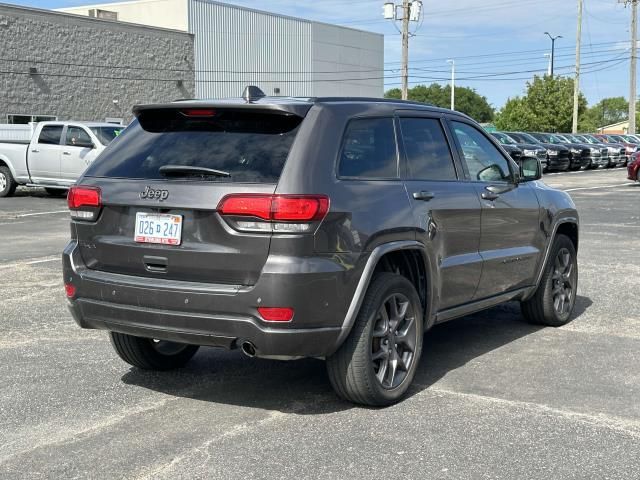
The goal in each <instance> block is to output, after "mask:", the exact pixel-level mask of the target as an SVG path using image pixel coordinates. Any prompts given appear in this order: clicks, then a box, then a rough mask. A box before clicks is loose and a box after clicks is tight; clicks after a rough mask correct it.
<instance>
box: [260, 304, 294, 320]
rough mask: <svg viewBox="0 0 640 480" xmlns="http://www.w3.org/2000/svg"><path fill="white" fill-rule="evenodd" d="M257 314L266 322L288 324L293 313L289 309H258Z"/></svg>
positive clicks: (291, 309)
mask: <svg viewBox="0 0 640 480" xmlns="http://www.w3.org/2000/svg"><path fill="white" fill-rule="evenodd" d="M258 313H259V314H260V316H261V317H262V318H263V319H264V320H265V321H267V322H290V321H291V320H292V319H293V313H294V312H293V308H289V307H258Z"/></svg>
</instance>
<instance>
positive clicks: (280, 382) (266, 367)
mask: <svg viewBox="0 0 640 480" xmlns="http://www.w3.org/2000/svg"><path fill="white" fill-rule="evenodd" d="M591 304H592V302H591V300H590V299H588V298H586V297H580V296H579V297H578V298H577V301H576V309H575V312H574V315H573V318H574V319H575V318H576V317H578V316H580V315H582V313H584V311H585V310H586V309H587V308H589V306H590V305H591ZM542 328H544V327H540V326H535V325H530V324H527V323H526V322H525V321H524V320H523V319H522V316H521V314H520V308H519V306H518V304H517V303H509V304H506V305H502V306H499V307H495V308H492V309H490V310H487V311H484V312H480V313H478V314H474V315H470V316H467V317H464V318H461V319H458V320H454V321H451V322H448V323H445V324H442V325H437V326H435V327H434V328H433V329H431V331H429V332H428V333H427V334H426V335H425V337H424V347H423V355H422V359H421V362H420V366H419V368H418V372H417V374H416V378H415V384H414V386H413V387H412V388H411V389H410V390H409V395H415V394H416V393H418V392H420V391H422V390H424V389H426V388H429V387H430V386H431V385H432V384H434V383H435V382H437V381H438V380H439V379H441V378H442V377H443V376H445V375H446V374H447V373H448V372H450V371H452V370H455V369H457V368H460V367H462V366H464V365H465V364H467V363H468V362H470V361H471V360H473V359H476V358H478V357H480V356H482V355H484V354H486V353H489V352H491V351H492V350H495V349H498V348H500V347H503V346H505V345H507V344H509V343H511V342H514V341H516V340H519V339H521V338H523V337H526V336H527V335H530V334H532V333H535V332H537V331H538V330H541V329H542ZM122 381H123V382H125V383H127V384H130V385H136V386H139V387H142V388H148V389H150V390H154V391H159V392H162V393H166V394H168V395H173V396H178V397H184V398H191V399H195V400H200V401H205V402H213V403H222V404H228V405H236V406H241V407H250V408H260V409H265V410H277V411H281V412H284V413H294V414H299V415H318V414H327V413H333V412H338V411H343V410H348V409H350V408H354V406H353V405H352V404H350V403H348V402H344V401H342V400H340V399H339V398H338V397H337V396H336V395H335V394H334V393H333V391H332V389H331V385H330V383H329V380H328V378H327V375H326V372H325V367H324V362H323V361H321V360H314V359H305V360H299V361H292V362H285V361H273V360H261V359H249V358H246V357H245V356H244V355H243V354H242V353H240V352H238V351H233V352H226V351H224V350H218V349H213V348H203V349H201V351H200V352H199V353H198V355H196V357H195V358H194V359H193V360H192V361H191V362H190V363H189V364H188V366H187V367H185V368H183V369H180V370H176V371H172V372H149V371H144V370H138V369H135V368H132V369H130V370H129V371H128V372H127V373H125V374H124V375H123V377H122ZM209 420H211V419H209ZM209 420H204V419H203V421H209Z"/></svg>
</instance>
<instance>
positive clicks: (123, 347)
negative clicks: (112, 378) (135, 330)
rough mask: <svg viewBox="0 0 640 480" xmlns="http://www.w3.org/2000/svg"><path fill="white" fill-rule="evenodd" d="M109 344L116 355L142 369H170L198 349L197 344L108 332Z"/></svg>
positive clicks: (186, 359)
mask: <svg viewBox="0 0 640 480" xmlns="http://www.w3.org/2000/svg"><path fill="white" fill-rule="evenodd" d="M109 339H110V340H111V345H112V346H113V349H114V350H115V351H116V353H117V354H118V356H119V357H120V358H121V359H122V360H124V361H125V362H127V363H128V364H129V365H132V366H134V367H138V368H142V369H144V370H172V369H174V368H180V367H182V366H184V365H185V364H186V363H187V362H188V361H189V360H191V358H192V357H193V356H194V355H195V354H196V352H197V351H198V348H199V347H198V345H187V344H184V343H176V342H169V341H165V340H156V339H153V338H142V337H134V336H132V335H126V334H124V333H117V332H109Z"/></svg>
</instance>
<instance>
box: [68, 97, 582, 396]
mask: <svg viewBox="0 0 640 480" xmlns="http://www.w3.org/2000/svg"><path fill="white" fill-rule="evenodd" d="M134 113H135V116H136V120H135V121H134V122H133V123H132V124H131V125H130V126H129V127H127V128H126V130H125V131H124V132H123V133H122V134H121V135H120V136H119V137H118V138H117V139H116V140H115V141H114V142H113V143H112V144H110V145H109V147H108V148H107V149H106V150H105V151H104V153H103V154H102V155H101V156H100V157H99V158H98V159H97V160H96V161H95V162H94V163H93V164H92V165H91V166H90V167H89V168H88V170H87V171H86V172H85V174H84V175H83V176H82V178H80V180H79V181H78V183H77V185H76V186H74V187H72V188H71V189H70V191H69V196H68V203H69V208H70V212H71V241H70V242H69V244H68V245H67V247H66V248H65V250H64V254H63V264H64V283H65V288H66V293H67V297H68V299H69V307H70V310H71V312H72V314H73V317H74V318H75V320H76V322H77V323H78V324H79V325H80V326H81V327H83V328H95V329H103V330H107V331H109V335H110V338H111V342H112V344H113V347H114V349H115V350H116V352H117V353H118V354H119V355H120V357H121V358H122V359H123V360H124V361H126V362H128V363H129V364H131V365H133V366H134V367H137V368H142V369H155V370H165V369H170V368H176V367H180V366H183V365H184V364H185V363H186V362H188V361H189V360H190V359H191V357H193V355H194V354H195V353H196V351H197V350H198V348H199V346H214V347H222V348H226V349H237V348H239V349H241V350H242V351H243V352H244V353H245V354H247V355H249V356H252V357H253V356H256V357H263V358H274V359H297V358H302V357H316V358H322V359H326V362H327V369H328V375H329V378H330V380H331V383H332V385H333V386H334V388H335V390H336V392H337V393H338V395H340V396H341V397H343V398H345V399H348V400H350V401H353V402H357V403H362V404H368V405H388V404H391V403H393V402H396V401H398V400H399V399H401V398H402V396H403V394H404V393H405V392H406V391H407V388H408V387H409V385H410V384H411V382H412V379H413V377H414V375H415V372H416V368H417V366H418V363H419V359H420V354H421V351H422V344H423V341H422V339H423V334H424V332H425V331H426V330H427V329H429V328H430V327H432V326H433V325H434V324H437V323H440V322H444V321H447V320H451V319H454V318H457V317H462V316H464V315H468V314H470V313H473V312H476V311H479V310H483V309H486V308H489V307H492V306H494V305H497V304H500V303H503V302H507V301H512V300H516V301H519V302H521V305H522V312H523V314H524V316H525V317H526V318H527V319H528V320H530V321H533V322H536V323H541V324H545V325H553V326H558V325H563V324H565V323H566V322H567V321H569V318H570V315H571V311H572V308H573V306H574V302H575V296H576V289H577V275H578V270H577V263H576V251H577V248H578V215H577V212H576V209H575V207H574V204H573V202H572V200H571V198H570V197H569V196H568V195H567V194H566V193H563V192H561V191H557V190H554V189H552V188H549V187H548V186H546V185H545V184H544V183H542V182H541V181H539V179H540V175H541V170H540V164H539V162H538V161H537V160H536V159H526V160H523V164H522V165H520V167H518V166H517V165H516V164H515V163H513V161H512V160H510V159H509V156H508V155H507V154H506V153H505V151H504V150H503V149H502V148H501V147H500V145H499V144H498V143H497V142H496V141H495V140H494V139H493V138H492V137H490V136H489V135H487V134H486V133H485V132H484V131H483V129H482V128H480V127H479V126H478V124H476V123H475V122H474V121H473V120H471V119H470V118H468V117H466V116H465V115H462V114H460V113H456V112H453V111H449V110H444V109H439V108H434V107H430V106H426V105H424V104H419V103H412V102H402V101H396V100H382V99H363V98H304V99H302V98H269V97H263V96H254V97H250V96H248V97H247V98H246V99H238V100H225V101H181V102H174V103H170V104H163V105H143V106H137V107H135V108H134Z"/></svg>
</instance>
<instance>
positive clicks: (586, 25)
mask: <svg viewBox="0 0 640 480" xmlns="http://www.w3.org/2000/svg"><path fill="white" fill-rule="evenodd" d="M0 1H4V2H5V3H13V4H18V5H27V6H32V7H38V8H62V7H69V6H76V5H85V4H88V3H98V2H91V1H83V0H0ZM384 1H385V0H351V1H348V0H347V1H345V0H315V1H313V2H308V1H301V0H252V1H243V0H237V1H231V2H228V3H233V4H237V5H243V6H247V7H252V8H257V9H260V10H268V11H273V12H277V13H282V14H287V15H293V16H299V17H303V18H309V19H312V20H319V21H324V22H329V23H335V24H339V25H345V26H349V27H353V28H360V29H364V30H370V31H374V32H379V33H384V34H385V84H386V87H387V88H391V87H393V86H398V84H399V81H400V78H399V74H400V72H399V60H400V35H399V34H398V32H397V30H396V29H395V27H394V25H393V24H392V23H391V22H389V21H385V20H384V19H383V18H382V4H383V3H384ZM396 1H397V2H400V0H396ZM584 1H585V15H584V22H583V32H582V33H583V35H582V52H583V56H582V63H583V66H584V67H583V68H584V70H583V76H582V91H583V93H584V94H585V95H586V97H587V99H588V100H589V103H590V104H592V103H595V102H597V101H598V100H599V99H601V98H604V97H612V96H624V97H627V96H628V94H629V81H628V78H629V61H628V58H629V53H628V46H629V22H630V13H629V10H628V9H625V8H624V6H623V5H621V4H619V3H618V2H617V0H584ZM101 3H107V2H106V0H102V2H101ZM423 3H424V9H425V20H424V22H423V23H422V24H421V25H420V26H418V25H414V28H416V27H418V28H416V36H414V37H413V38H412V39H411V47H410V50H411V53H410V61H411V67H412V69H411V72H410V74H411V82H412V83H413V84H417V83H431V82H433V81H438V82H440V83H445V82H447V81H448V80H447V79H448V78H449V66H448V65H447V63H446V59H447V58H453V59H455V60H456V68H457V70H458V78H459V80H458V85H464V86H469V87H472V88H475V89H476V90H477V91H478V92H479V93H481V94H482V95H485V96H486V97H487V98H488V99H489V101H490V102H491V103H492V104H493V105H494V106H495V107H498V108H499V107H501V106H502V105H503V104H504V102H505V101H506V100H507V98H508V97H511V96H515V95H520V94H522V93H523V91H524V89H525V85H526V79H528V78H530V77H531V76H532V75H533V72H531V71H533V70H535V71H539V72H540V73H542V72H544V71H545V70H546V68H547V58H545V57H544V53H545V52H547V51H549V50H550V44H551V42H550V40H549V39H548V37H547V36H546V35H544V32H545V31H549V32H550V33H552V34H553V35H562V36H563V37H564V38H561V39H559V40H558V41H557V42H556V47H557V49H556V62H555V66H556V73H557V74H570V73H571V72H572V71H573V65H574V58H575V57H574V53H575V39H576V15H577V1H575V0H485V1H480V0H457V1H455V2H451V1H437V0H424V2H423ZM505 73H510V75H504V74H505ZM493 74H500V75H499V76H487V75H493ZM472 77H475V78H472Z"/></svg>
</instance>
